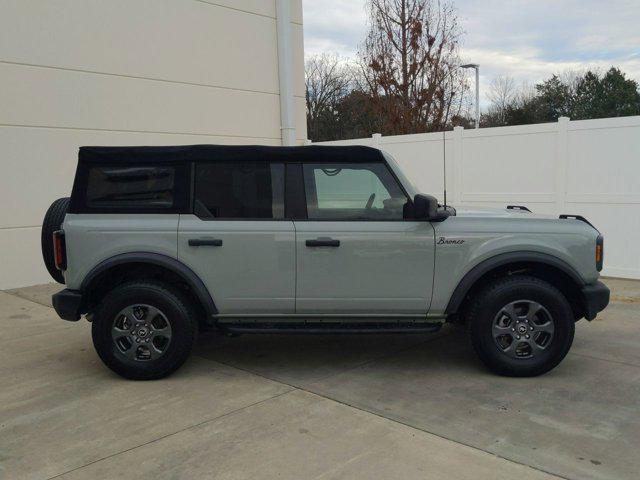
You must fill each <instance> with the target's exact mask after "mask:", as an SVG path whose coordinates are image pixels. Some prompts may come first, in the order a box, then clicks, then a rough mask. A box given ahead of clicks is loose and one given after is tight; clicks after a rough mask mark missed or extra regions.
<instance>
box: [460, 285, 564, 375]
mask: <svg viewBox="0 0 640 480" xmlns="http://www.w3.org/2000/svg"><path fill="white" fill-rule="evenodd" d="M523 300H524V301H523ZM540 306H541V307H542V308H540ZM525 309H526V310H525ZM508 311H510V312H512V313H513V314H509V313H507V312H508ZM529 311H537V312H538V313H536V314H535V315H533V317H531V316H527V315H526V314H525V312H529ZM514 317H515V318H516V320H513V318H514ZM526 317H529V318H531V319H532V320H531V322H529V319H527V318H526ZM466 318H467V322H468V323H469V327H470V332H471V341H472V343H473V347H474V349H475V351H476V353H477V354H478V357H480V359H481V360H482V361H483V363H484V364H485V365H486V366H487V367H489V369H491V370H492V371H493V372H495V373H498V374H500V375H506V376H511V377H533V376H536V375H541V374H543V373H546V372H548V371H549V370H551V369H553V368H554V367H556V366H557V365H558V364H559V363H560V362H561V361H562V359H563V358H564V357H565V356H566V355H567V353H568V352H569V348H571V344H572V342H573V335H574V331H575V321H574V318H573V311H572V309H571V306H570V305H569V303H568V302H567V299H566V298H565V297H564V295H563V294H562V292H560V291H559V290H558V289H557V288H555V287H554V286H553V285H551V284H550V283H548V282H545V281H543V280H541V279H539V278H535V277H529V276H524V275H516V276H513V277H507V278H501V279H498V280H495V281H494V282H492V283H490V284H489V285H488V286H487V287H486V288H485V289H483V290H482V291H481V292H480V293H479V294H478V295H477V296H476V297H475V298H474V299H473V301H472V303H471V305H470V308H469V310H468V312H467V316H466ZM525 322H526V323H525ZM549 322H551V324H552V326H551V327H549ZM530 324H533V325H534V326H533V327H529V325H530ZM545 325H546V327H544V326H545ZM527 328H530V329H533V330H534V331H533V332H530V331H527V330H525V329H527ZM512 329H513V331H512ZM542 329H546V330H552V332H551V333H545V332H541V331H540V330H542ZM507 330H508V331H507ZM523 330H524V333H522V331H523ZM503 332H506V333H503ZM525 335H526V339H528V340H526V339H525ZM516 338H517V339H516ZM534 338H535V340H534ZM540 339H542V340H540ZM509 340H510V341H509ZM545 340H546V341H547V342H548V343H547V344H545V345H544V346H540V345H538V342H539V343H540V344H543V341H545ZM511 342H514V343H513V349H512V348H511V347H512V345H511ZM531 342H536V343H535V345H534V344H533V343H531ZM505 352H508V353H505ZM519 355H521V356H519ZM528 355H529V356H528ZM514 357H515V358H514Z"/></svg>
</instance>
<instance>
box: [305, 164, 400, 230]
mask: <svg viewBox="0 0 640 480" xmlns="http://www.w3.org/2000/svg"><path fill="white" fill-rule="evenodd" d="M303 171H304V183H305V195H306V199H307V215H308V218H309V219H310V220H402V218H403V208H404V205H405V204H406V202H407V198H406V196H405V194H404V193H403V192H402V190H401V189H400V187H399V185H398V183H397V181H396V180H395V178H394V177H393V175H391V173H390V172H389V170H388V169H387V167H386V166H385V165H384V164H382V163H353V164H344V163H335V164H330V163H308V164H305V165H304V166H303Z"/></svg>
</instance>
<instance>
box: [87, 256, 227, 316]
mask: <svg viewBox="0 0 640 480" xmlns="http://www.w3.org/2000/svg"><path fill="white" fill-rule="evenodd" d="M149 277H152V278H158V279H160V280H162V281H165V282H167V283H170V284H176V285H178V286H180V287H181V288H182V289H183V290H184V293H185V294H186V295H187V296H189V297H190V299H191V300H192V301H194V302H195V303H196V305H195V306H196V307H198V308H199V309H200V310H201V313H202V314H203V315H204V316H205V319H206V320H210V319H211V317H212V316H213V315H215V314H217V313H218V310H217V308H216V305H215V302H214V299H213V297H212V296H211V294H210V292H209V290H208V289H207V287H206V286H205V284H204V282H203V281H202V280H201V279H200V277H199V276H198V275H197V274H196V273H195V272H194V271H193V270H191V269H190V268H189V267H187V266H186V265H185V264H184V263H182V262H180V261H179V260H177V259H175V258H172V257H169V256H167V255H162V254H159V253H149V252H132V253H124V254H120V255H115V256H113V257H110V258H107V259H105V260H103V261H102V262H100V263H99V264H97V265H96V266H95V267H93V268H92V269H91V270H90V271H89V273H87V275H85V277H84V279H83V280H82V283H81V285H80V290H81V292H82V293H83V296H86V299H87V301H86V304H85V305H84V308H85V310H90V309H91V306H92V305H95V304H96V303H97V302H98V301H99V300H100V299H101V297H102V296H103V295H104V293H105V292H106V291H108V289H109V288H110V287H112V286H113V282H122V281H124V280H129V279H137V278H149Z"/></svg>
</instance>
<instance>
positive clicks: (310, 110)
mask: <svg viewBox="0 0 640 480" xmlns="http://www.w3.org/2000/svg"><path fill="white" fill-rule="evenodd" d="M351 79H352V75H351V72H350V70H349V67H348V66H347V65H346V64H345V63H344V62H343V61H341V59H340V58H339V57H338V56H337V55H335V54H322V55H316V56H313V57H310V58H309V59H307V61H306V62H305V87H306V101H307V131H308V135H309V138H311V139H312V140H315V141H318V140H319V139H325V138H326V137H327V132H325V130H326V129H327V128H331V125H332V124H335V123H336V122H337V119H336V116H337V115H338V109H337V105H338V103H339V102H340V101H341V100H342V99H343V98H344V97H345V96H346V95H347V94H348V93H349V91H350V86H351Z"/></svg>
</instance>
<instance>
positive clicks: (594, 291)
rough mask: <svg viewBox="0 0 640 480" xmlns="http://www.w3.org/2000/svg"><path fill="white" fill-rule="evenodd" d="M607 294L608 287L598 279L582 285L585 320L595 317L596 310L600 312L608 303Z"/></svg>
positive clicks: (608, 293) (608, 292)
mask: <svg viewBox="0 0 640 480" xmlns="http://www.w3.org/2000/svg"><path fill="white" fill-rule="evenodd" d="M609 295H610V291H609V287H607V286H606V285H605V284H604V283H602V282H600V281H598V282H596V283H593V284H591V285H585V286H584V287H582V297H583V299H584V317H585V318H586V319H587V320H593V319H594V318H596V315H597V314H598V312H601V311H602V310H604V309H605V307H606V306H607V305H609Z"/></svg>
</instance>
